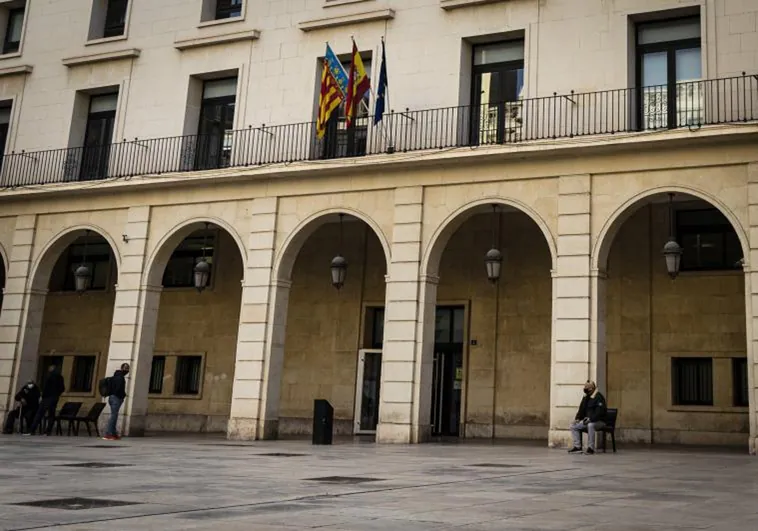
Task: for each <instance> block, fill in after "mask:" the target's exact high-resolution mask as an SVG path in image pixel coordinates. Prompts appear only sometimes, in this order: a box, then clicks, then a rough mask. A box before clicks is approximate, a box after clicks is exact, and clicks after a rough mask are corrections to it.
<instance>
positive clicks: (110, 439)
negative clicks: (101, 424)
mask: <svg viewBox="0 0 758 531" xmlns="http://www.w3.org/2000/svg"><path fill="white" fill-rule="evenodd" d="M103 440H104V441H117V440H118V439H116V437H115V436H114V435H106V436H104V437H103Z"/></svg>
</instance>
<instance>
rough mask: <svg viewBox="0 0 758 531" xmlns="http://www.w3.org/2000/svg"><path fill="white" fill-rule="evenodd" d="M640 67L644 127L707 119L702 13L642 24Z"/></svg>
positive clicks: (638, 30)
mask: <svg viewBox="0 0 758 531" xmlns="http://www.w3.org/2000/svg"><path fill="white" fill-rule="evenodd" d="M637 69H638V71H637V78H638V80H639V81H638V82H639V88H640V92H639V94H640V95H639V99H640V101H639V108H640V119H641V125H642V127H641V128H642V129H666V128H669V129H671V128H675V127H683V126H688V125H698V124H702V123H703V121H704V118H705V117H704V110H705V101H704V91H703V86H702V82H701V78H702V53H701V42H700V18H699V17H689V18H684V19H676V20H665V21H657V22H649V23H645V24H640V25H639V26H638V27H637Z"/></svg>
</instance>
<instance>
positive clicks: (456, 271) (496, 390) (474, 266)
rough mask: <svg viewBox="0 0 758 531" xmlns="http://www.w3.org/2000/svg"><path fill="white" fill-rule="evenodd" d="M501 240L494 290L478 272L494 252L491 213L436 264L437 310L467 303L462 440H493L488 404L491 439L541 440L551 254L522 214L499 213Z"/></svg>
mask: <svg viewBox="0 0 758 531" xmlns="http://www.w3.org/2000/svg"><path fill="white" fill-rule="evenodd" d="M500 234H501V236H500V242H501V245H500V249H501V250H502V252H503V253H504V255H505V260H504V262H503V270H502V277H501V282H500V285H499V287H497V286H493V285H492V284H490V283H489V282H488V280H487V275H486V270H485V266H484V255H485V253H486V252H487V251H488V250H489V248H490V247H491V245H492V217H491V215H490V214H484V215H476V216H474V217H472V218H471V219H470V220H468V221H466V222H465V223H464V224H463V225H462V226H461V227H460V228H459V229H458V231H456V233H455V234H454V235H453V236H452V238H451V239H450V241H449V243H448V246H447V248H446V249H445V251H444V253H443V255H442V261H441V264H440V280H439V286H438V290H437V304H438V305H444V304H447V303H456V302H458V303H460V302H466V303H467V304H468V310H469V312H468V314H469V315H468V323H469V329H468V333H467V335H466V338H467V343H471V342H473V341H475V342H476V345H473V344H469V345H464V382H465V383H464V391H463V396H464V399H463V406H462V408H463V410H464V411H462V415H463V416H462V418H464V419H465V422H466V430H465V433H466V436H468V437H491V436H492V424H493V411H492V410H493V403H494V404H495V415H494V422H495V426H496V430H495V435H496V436H497V437H524V438H545V437H547V429H548V422H549V420H548V419H549V413H550V326H551V304H552V302H551V301H552V298H551V286H552V279H551V276H550V251H549V248H548V245H547V243H546V241H545V238H544V236H543V234H542V232H541V231H540V230H539V228H538V227H537V225H536V224H535V223H534V222H533V221H532V220H530V219H529V218H528V217H527V216H526V215H525V214H521V213H504V214H502V216H501V229H500ZM498 292H499V298H500V304H499V312H498V313H499V318H498V319H497V321H496V320H495V296H496V294H497V293H498ZM496 323H497V327H496ZM495 330H497V334H498V339H497V352H496V353H495V351H494V344H495ZM495 358H497V361H495ZM495 368H497V370H496V372H495ZM493 374H496V378H493Z"/></svg>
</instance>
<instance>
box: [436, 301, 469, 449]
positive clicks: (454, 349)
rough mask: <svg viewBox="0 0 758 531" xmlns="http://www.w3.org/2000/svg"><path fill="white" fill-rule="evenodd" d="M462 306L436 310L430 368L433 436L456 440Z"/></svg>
mask: <svg viewBox="0 0 758 531" xmlns="http://www.w3.org/2000/svg"><path fill="white" fill-rule="evenodd" d="M464 315H465V309H464V307H463V306H443V307H438V308H437V318H436V325H435V344H434V364H433V366H432V411H431V424H432V435H433V436H436V437H457V436H458V435H459V432H460V425H461V403H462V396H463V335H464V334H463V328H464Z"/></svg>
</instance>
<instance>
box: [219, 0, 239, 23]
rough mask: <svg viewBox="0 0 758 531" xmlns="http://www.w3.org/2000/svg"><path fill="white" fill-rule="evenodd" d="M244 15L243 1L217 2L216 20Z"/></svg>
mask: <svg viewBox="0 0 758 531" xmlns="http://www.w3.org/2000/svg"><path fill="white" fill-rule="evenodd" d="M241 15H242V0H216V20H221V19H224V18H232V17H239V16H241Z"/></svg>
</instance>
